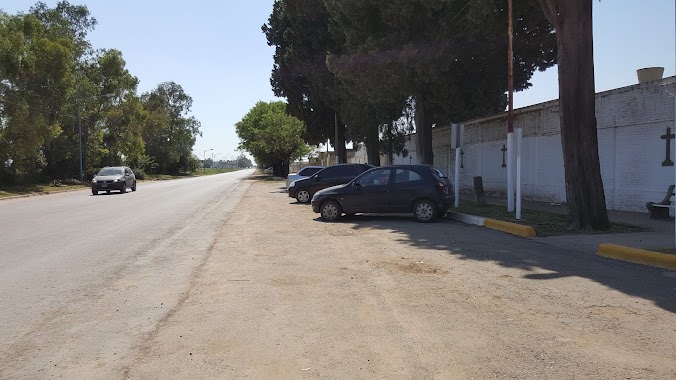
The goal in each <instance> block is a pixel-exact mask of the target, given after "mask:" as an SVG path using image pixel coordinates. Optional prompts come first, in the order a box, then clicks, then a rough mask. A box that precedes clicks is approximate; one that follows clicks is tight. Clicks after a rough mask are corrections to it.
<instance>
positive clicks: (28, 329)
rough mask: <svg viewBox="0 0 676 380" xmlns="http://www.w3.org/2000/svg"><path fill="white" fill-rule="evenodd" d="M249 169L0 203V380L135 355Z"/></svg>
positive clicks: (177, 294) (206, 246)
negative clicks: (111, 190) (107, 191)
mask: <svg viewBox="0 0 676 380" xmlns="http://www.w3.org/2000/svg"><path fill="white" fill-rule="evenodd" d="M251 173H252V171H251V170H243V171H239V172H233V173H227V174H220V175H213V176H205V177H196V178H186V179H180V180H174V181H162V182H143V183H139V185H138V191H136V192H131V191H130V190H128V192H127V193H126V194H120V193H118V192H114V193H112V194H109V195H106V194H102V195H98V196H92V195H91V192H90V191H87V190H84V191H76V192H68V193H60V194H53V195H49V196H40V197H28V198H20V199H11V200H4V201H0V342H1V343H0V378H8V377H9V378H11V377H15V376H16V377H18V378H25V377H26V376H29V377H33V376H34V377H33V378H40V377H42V376H41V373H42V375H45V374H46V373H47V372H45V371H47V369H48V367H49V366H52V365H54V366H58V365H59V364H60V362H61V361H64V360H65V358H69V360H67V362H68V363H70V365H74V366H82V367H86V366H87V365H88V364H89V363H94V362H96V361H97V360H100V359H102V358H103V357H105V356H107V355H111V356H116V355H124V354H125V353H126V352H128V351H130V350H133V349H135V348H136V347H134V346H135V344H136V343H137V342H138V341H139V337H140V336H143V335H144V334H149V333H151V332H152V331H153V329H155V328H156V327H157V325H158V324H159V323H161V320H162V318H165V317H166V312H167V311H168V309H167V306H165V305H172V306H173V305H176V304H177V303H180V302H181V298H182V297H184V296H185V289H187V287H188V286H189V284H190V280H191V275H193V273H194V272H195V269H196V268H198V267H199V266H200V265H201V264H202V263H203V262H204V261H205V259H206V258H207V257H208V255H209V253H210V248H211V247H212V244H213V243H214V239H215V235H216V232H217V231H219V230H220V229H221V228H222V226H223V224H224V223H225V221H226V220H227V219H228V218H229V216H230V213H231V211H232V209H233V207H234V206H235V205H236V204H237V202H238V201H239V199H240V198H241V196H242V194H244V193H245V192H246V189H247V188H248V186H249V184H248V183H247V182H245V181H242V179H243V178H245V177H247V176H249V175H250V174H251ZM148 267H151V268H152V270H151V271H148V270H147V268H148ZM72 358H75V360H74V361H73V360H72ZM24 361H25V363H26V364H25V365H23V366H22V365H20V363H21V362H24ZM19 369H20V371H19V372H15V371H17V370H19Z"/></svg>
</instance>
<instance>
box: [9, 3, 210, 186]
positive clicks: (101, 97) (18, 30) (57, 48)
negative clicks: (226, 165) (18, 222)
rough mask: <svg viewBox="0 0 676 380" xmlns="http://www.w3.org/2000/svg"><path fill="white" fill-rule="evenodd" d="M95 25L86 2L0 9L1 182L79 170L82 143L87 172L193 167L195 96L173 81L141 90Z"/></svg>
mask: <svg viewBox="0 0 676 380" xmlns="http://www.w3.org/2000/svg"><path fill="white" fill-rule="evenodd" d="M96 24H97V22H96V19H95V18H94V17H93V16H92V15H91V14H90V13H89V10H88V9H87V7H86V6H83V5H72V4H70V3H69V2H67V1H60V2H58V3H57V4H56V5H55V6H54V7H53V8H50V7H48V6H47V5H46V4H45V3H43V2H38V3H37V4H36V5H35V6H33V7H32V8H31V9H30V10H29V12H27V13H18V14H16V15H9V14H6V13H1V12H0V163H2V165H0V181H1V182H3V183H8V182H11V181H13V180H14V179H16V178H17V177H50V178H59V179H66V178H78V177H79V157H80V153H79V152H80V141H82V155H83V171H84V173H85V175H91V174H92V173H93V171H95V170H97V169H98V168H100V167H102V166H106V165H121V164H125V165H129V166H132V167H134V168H135V169H142V170H145V171H150V172H160V171H161V172H172V171H173V172H175V171H187V170H190V168H194V167H195V166H196V164H195V162H196V161H195V158H194V157H193V155H192V153H191V151H192V147H193V145H194V143H195V139H196V136H198V135H199V134H200V132H199V122H198V121H197V120H195V119H194V117H191V116H190V115H189V112H190V108H191V105H192V99H191V98H190V96H188V95H187V94H185V92H184V91H183V89H182V88H181V86H180V85H178V84H176V83H173V82H167V83H163V84H160V85H158V87H157V88H156V89H155V90H153V91H151V92H150V93H148V94H143V95H139V94H138V93H137V86H138V79H137V78H136V77H135V76H134V75H133V74H132V73H130V72H129V70H128V69H127V68H126V62H125V60H124V58H123V54H122V52H120V51H119V50H116V49H105V50H95V49H93V47H92V46H91V43H90V42H89V41H88V39H87V34H88V33H89V32H91V31H92V30H94V28H95V27H96ZM80 129H81V131H82V133H81V134H80Z"/></svg>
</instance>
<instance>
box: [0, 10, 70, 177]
mask: <svg viewBox="0 0 676 380" xmlns="http://www.w3.org/2000/svg"><path fill="white" fill-rule="evenodd" d="M72 72H73V41H72V40H69V39H66V38H60V39H56V38H54V37H53V33H52V31H50V30H49V29H48V28H47V27H46V26H45V25H44V24H43V23H41V22H40V20H39V19H38V18H37V17H36V16H35V15H33V14H27V15H17V16H6V15H5V16H3V17H2V18H0V96H2V108H1V112H2V114H0V118H2V130H1V131H0V159H2V161H3V162H4V161H5V160H6V159H10V158H11V159H12V160H13V162H14V164H13V166H12V167H9V168H6V169H5V170H4V172H5V175H16V174H17V171H25V172H35V171H36V170H39V169H42V166H43V165H44V164H45V163H46V162H48V163H49V165H50V169H51V170H50V174H51V176H52V177H56V176H59V175H60V174H61V175H62V174H64V171H65V169H66V168H63V167H61V168H58V169H59V171H60V172H61V173H58V172H57V161H59V159H60V158H66V159H68V158H69V155H70V154H72V153H71V151H70V150H69V149H58V148H57V145H58V141H57V138H58V137H59V136H60V135H61V134H62V133H63V132H64V129H65V130H71V131H72V128H73V126H74V125H75V122H74V120H75V119H74V118H73V117H72V116H73V114H70V115H64V112H63V111H64V108H65V107H66V104H67V97H68V94H69V91H71V89H72V86H73V75H72ZM64 116H65V117H64ZM9 172H11V173H9Z"/></svg>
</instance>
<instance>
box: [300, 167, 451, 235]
mask: <svg viewBox="0 0 676 380" xmlns="http://www.w3.org/2000/svg"><path fill="white" fill-rule="evenodd" d="M452 204H453V191H452V186H451V182H450V181H449V179H448V178H446V177H444V176H443V174H441V172H439V171H438V170H437V169H435V168H434V167H433V166H431V165H392V166H383V167H379V168H373V169H371V170H369V171H367V172H365V173H363V174H362V175H360V176H359V177H357V178H355V179H354V180H352V181H351V182H349V183H347V184H345V185H342V186H335V187H331V188H328V189H324V190H322V191H319V192H317V193H316V194H315V195H314V197H313V198H312V211H314V212H316V213H319V214H320V215H321V218H322V219H323V220H326V221H329V222H331V221H334V220H336V219H338V217H340V216H341V215H342V214H343V213H345V214H347V215H353V214H356V213H364V212H366V213H407V212H412V213H413V216H415V217H416V219H418V220H419V221H420V222H431V221H434V220H435V219H436V218H437V217H441V216H444V215H446V212H448V209H449V208H450V207H451V205H452Z"/></svg>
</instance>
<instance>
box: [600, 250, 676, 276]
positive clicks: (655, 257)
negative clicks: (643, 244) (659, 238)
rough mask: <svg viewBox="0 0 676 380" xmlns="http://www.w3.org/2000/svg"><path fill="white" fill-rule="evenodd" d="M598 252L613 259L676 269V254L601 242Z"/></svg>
mask: <svg viewBox="0 0 676 380" xmlns="http://www.w3.org/2000/svg"><path fill="white" fill-rule="evenodd" d="M596 254H597V255H599V256H604V257H608V258H611V259H617V260H622V261H628V262H630V263H635V264H643V265H650V266H653V267H659V268H664V269H671V270H676V255H669V254H666V253H659V252H653V251H648V250H645V249H639V248H631V247H625V246H622V245H616V244H599V248H598V251H597V252H596Z"/></svg>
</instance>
